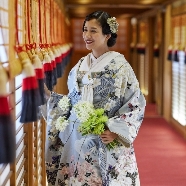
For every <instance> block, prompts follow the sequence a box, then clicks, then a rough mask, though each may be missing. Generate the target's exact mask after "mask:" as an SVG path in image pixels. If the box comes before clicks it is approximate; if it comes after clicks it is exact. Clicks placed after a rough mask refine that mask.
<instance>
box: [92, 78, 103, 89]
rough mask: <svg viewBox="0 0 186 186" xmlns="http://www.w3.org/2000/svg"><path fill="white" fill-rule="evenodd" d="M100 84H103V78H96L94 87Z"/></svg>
mask: <svg viewBox="0 0 186 186" xmlns="http://www.w3.org/2000/svg"><path fill="white" fill-rule="evenodd" d="M99 85H101V80H100V79H94V84H93V88H94V87H97V86H99Z"/></svg>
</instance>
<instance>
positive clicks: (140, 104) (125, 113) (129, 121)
mask: <svg viewBox="0 0 186 186" xmlns="http://www.w3.org/2000/svg"><path fill="white" fill-rule="evenodd" d="M127 68H128V73H127V75H124V76H123V78H122V79H123V81H122V86H121V87H120V89H121V90H120V93H121V95H120V98H121V100H122V106H121V108H120V109H119V110H118V112H117V116H115V117H112V118H110V119H109V120H108V122H107V126H108V128H109V130H110V131H111V132H114V133H116V134H118V137H119V139H120V141H121V142H123V143H124V144H126V143H127V144H132V143H133V141H134V139H135V138H136V136H137V134H138V130H139V128H140V126H141V123H142V121H143V117H144V111H145V105H146V101H145V98H144V96H143V94H142V93H141V90H140V88H139V85H138V84H139V83H138V81H137V79H136V76H135V74H134V72H133V70H132V68H131V67H130V66H129V65H127ZM125 71H126V70H125ZM118 75H121V74H118Z"/></svg>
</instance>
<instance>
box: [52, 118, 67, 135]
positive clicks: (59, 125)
mask: <svg viewBox="0 0 186 186" xmlns="http://www.w3.org/2000/svg"><path fill="white" fill-rule="evenodd" d="M68 125H69V122H68V120H66V118H65V117H64V116H63V117H61V116H60V117H59V118H58V119H57V121H56V125H55V127H56V129H57V130H59V131H61V132H64V130H65V129H66V127H67V126H68Z"/></svg>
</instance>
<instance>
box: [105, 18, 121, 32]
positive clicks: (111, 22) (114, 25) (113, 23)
mask: <svg viewBox="0 0 186 186" xmlns="http://www.w3.org/2000/svg"><path fill="white" fill-rule="evenodd" d="M107 23H108V24H109V26H110V31H111V32H112V33H116V32H117V31H118V26H119V24H118V23H117V21H116V18H115V17H110V18H108V19H107Z"/></svg>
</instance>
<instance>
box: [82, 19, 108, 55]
mask: <svg viewBox="0 0 186 186" xmlns="http://www.w3.org/2000/svg"><path fill="white" fill-rule="evenodd" d="M83 39H84V41H85V44H86V48H87V49H88V50H95V51H99V50H102V48H105V47H107V40H108V36H107V35H104V34H103V33H102V27H101V26H100V25H99V23H98V21H97V20H96V19H92V20H90V21H86V23H85V26H84V28H83Z"/></svg>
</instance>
